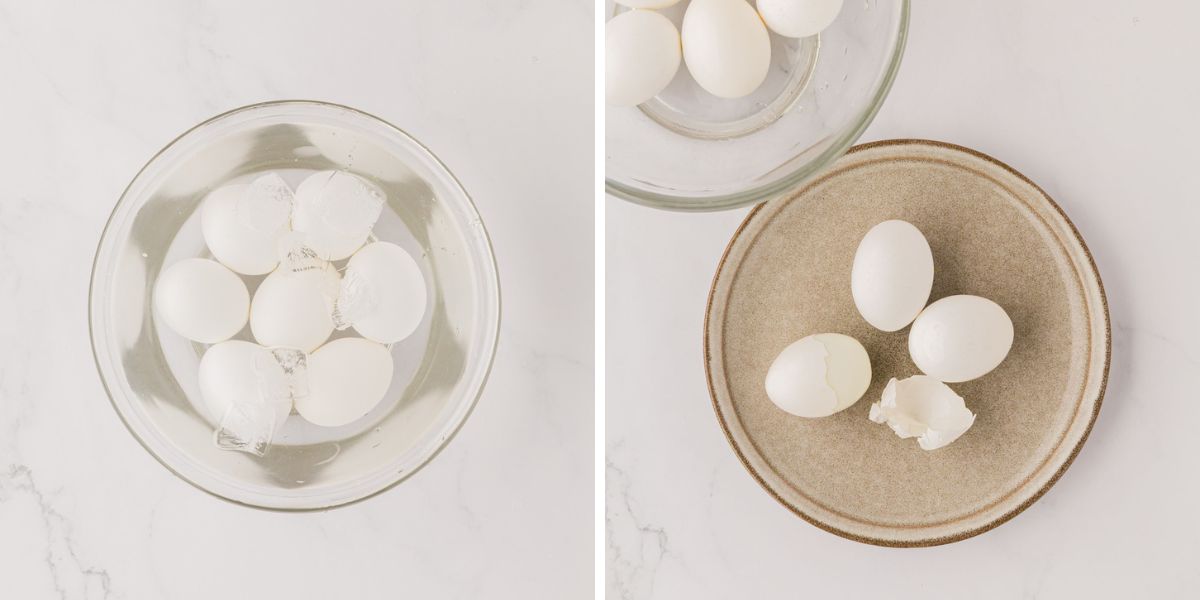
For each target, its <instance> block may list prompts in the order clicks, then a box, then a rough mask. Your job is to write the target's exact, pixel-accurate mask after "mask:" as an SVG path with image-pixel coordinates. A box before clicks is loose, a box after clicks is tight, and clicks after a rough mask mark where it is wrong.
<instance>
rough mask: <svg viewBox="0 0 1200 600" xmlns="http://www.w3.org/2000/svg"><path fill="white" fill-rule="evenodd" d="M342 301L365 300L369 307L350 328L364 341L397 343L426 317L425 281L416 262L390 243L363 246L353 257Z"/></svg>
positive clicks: (346, 275) (348, 269) (347, 273)
mask: <svg viewBox="0 0 1200 600" xmlns="http://www.w3.org/2000/svg"><path fill="white" fill-rule="evenodd" d="M343 284H344V285H343V300H344V299H345V297H347V296H351V295H353V294H361V295H364V296H366V298H365V299H363V303H364V304H366V305H367V306H366V307H365V308H364V309H363V310H362V311H361V312H360V313H359V314H357V315H355V314H350V315H349V316H350V317H351V319H350V320H351V324H353V325H354V329H355V331H357V332H358V333H360V334H362V336H363V337H365V338H367V339H371V340H375V341H376V342H380V343H383V344H391V343H394V342H398V341H400V340H402V339H404V338H406V337H408V336H409V335H411V334H412V332H413V331H415V330H416V329H417V325H419V324H420V323H421V319H422V317H424V316H425V303H426V300H425V293H426V292H425V278H424V276H423V275H422V274H421V267H419V266H418V265H417V261H415V260H413V257H412V256H410V255H409V253H408V252H405V250H404V249H403V248H401V247H400V246H397V245H396V244H391V243H388V242H375V243H372V244H367V245H366V246H363V248H362V250H359V251H358V252H356V253H355V254H354V256H352V257H350V262H349V263H348V264H347V265H346V274H345V277H344V278H343Z"/></svg>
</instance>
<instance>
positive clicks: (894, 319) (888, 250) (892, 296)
mask: <svg viewBox="0 0 1200 600" xmlns="http://www.w3.org/2000/svg"><path fill="white" fill-rule="evenodd" d="M932 289H933V253H932V252H930V250H929V242H927V241H926V240H925V236H924V235H922V234H921V231H920V230H919V229H917V228H916V227H914V226H913V225H912V224H911V223H909V222H907V221H884V222H882V223H880V224H878V225H876V226H874V227H872V228H871V229H870V231H867V235H865V236H863V239H862V241H861V242H859V244H858V251H856V252H855V253H854V267H853V268H852V270H851V271H850V292H851V294H852V295H853V296H854V305H855V306H856V307H858V312H859V313H861V314H862V316H863V319H866V321H867V322H868V323H870V324H871V325H872V326H874V327H875V328H876V329H881V330H883V331H899V330H900V329H903V328H904V327H905V326H906V325H908V324H909V323H911V322H912V320H913V319H915V318H916V317H917V315H918V314H920V312H921V309H922V308H924V307H925V303H926V302H927V301H929V292H930V290H932Z"/></svg>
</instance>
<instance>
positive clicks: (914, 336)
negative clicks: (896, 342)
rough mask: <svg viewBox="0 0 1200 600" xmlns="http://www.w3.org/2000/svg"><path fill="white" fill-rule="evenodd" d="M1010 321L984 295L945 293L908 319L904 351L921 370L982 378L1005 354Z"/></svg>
mask: <svg viewBox="0 0 1200 600" xmlns="http://www.w3.org/2000/svg"><path fill="white" fill-rule="evenodd" d="M1012 344H1013V324H1012V320H1011V319H1009V317H1008V313H1007V312H1005V311H1004V309H1003V308H1002V307H1001V306H1000V305H999V304H996V303H995V302H992V301H991V300H988V299H987V298H981V297H979V296H970V295H958V296H947V297H945V298H942V299H940V300H938V301H937V302H934V303H933V304H930V305H929V306H928V307H926V308H925V310H923V311H921V314H920V315H919V316H918V317H917V320H916V321H913V325H912V329H911V330H910V331H909V333H908V352H909V355H910V356H911V357H912V360H913V362H914V363H916V365H917V368H918V369H920V370H921V372H922V373H924V374H926V375H929V376H931V377H934V378H936V379H939V380H941V381H945V382H947V383H955V382H960V381H970V380H972V379H976V378H978V377H982V376H984V375H986V374H987V373H989V372H990V371H991V370H992V369H995V368H996V367H997V366H999V365H1000V363H1001V362H1003V361H1004V358H1005V357H1006V356H1008V352H1009V350H1010V349H1011V348H1012Z"/></svg>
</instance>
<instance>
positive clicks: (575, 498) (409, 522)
mask: <svg viewBox="0 0 1200 600" xmlns="http://www.w3.org/2000/svg"><path fill="white" fill-rule="evenodd" d="M333 7H334V4H331V3H294V2H281V1H278V2H239V3H218V2H203V1H202V2H196V1H167V2H133V1H129V0H122V1H115V2H82V3H81V2H66V1H63V0H53V1H47V2H41V1H39V2H20V1H16V0H12V1H10V0H0V80H2V81H3V88H4V91H3V93H0V140H3V143H2V144H0V165H2V167H0V172H2V174H3V179H2V180H3V185H0V308H2V309H3V314H4V318H3V319H0V340H3V342H4V343H3V345H0V582H2V585H3V591H2V592H0V596H3V597H5V598H14V599H15V598H20V599H22V600H25V599H40V598H71V599H76V598H85V599H89V600H92V599H101V598H107V599H115V598H127V599H140V598H155V599H176V598H180V599H183V598H206V599H207V598H356V599H357V598H362V599H366V598H383V597H388V598H394V597H401V596H403V597H409V598H533V597H542V598H582V597H587V596H589V595H590V594H591V590H592V589H593V588H592V585H593V584H592V574H593V572H594V567H593V556H594V548H593V539H592V538H593V523H594V519H593V514H594V513H593V500H594V490H593V481H594V478H593V474H592V472H591V469H590V466H591V465H592V464H593V461H592V449H593V442H592V440H593V434H592V431H593V429H592V422H593V419H592V415H593V405H592V403H591V401H590V398H591V396H592V390H593V381H594V375H593V367H592V356H593V343H592V331H593V326H592V318H591V316H592V305H593V291H592V290H593V288H592V284H593V275H592V265H593V244H592V240H593V231H594V230H593V224H592V218H591V215H592V214H593V207H592V204H591V202H590V199H591V198H592V197H593V190H594V187H593V156H594V154H593V124H592V121H591V119H590V118H589V116H590V115H591V114H592V109H593V98H594V92H593V77H592V69H591V68H590V65H591V64H592V59H593V39H592V36H591V35H590V33H591V32H592V31H593V23H594V20H593V10H592V7H591V5H590V3H589V2H587V1H586V0H577V1H573V2H563V1H562V0H527V1H524V2H520V3H498V2H491V1H489V0H473V1H463V2H360V3H355V8H354V9H353V10H349V9H347V10H346V11H345V12H341V13H339V12H337V11H335V10H333ZM581 65H582V67H581ZM281 98H308V99H322V100H329V101H333V102H338V103H343V104H348V105H351V106H355V107H357V108H361V109H363V110H366V111H368V112H371V113H373V114H376V115H379V116H381V117H383V118H385V119H387V120H389V121H391V122H393V123H396V124H397V125H399V126H401V127H403V128H405V129H407V130H408V131H409V132H410V133H411V134H413V135H414V136H415V137H416V138H417V139H419V140H421V141H422V142H424V143H425V144H427V145H428V146H429V147H430V148H431V149H432V150H433V151H434V152H435V153H436V154H438V156H439V157H440V158H441V159H442V160H443V161H445V162H446V163H447V164H448V165H449V166H450V168H451V170H453V171H454V173H455V174H456V175H457V176H458V177H459V178H460V179H461V180H462V182H463V185H464V186H465V187H466V188H467V190H468V191H469V192H470V193H471V194H472V196H473V197H474V198H475V201H476V203H477V204H478V207H479V211H480V213H481V214H482V216H483V219H484V222H485V223H486V225H487V226H488V228H489V230H490V233H491V235H492V239H493V242H494V244H495V251H496V255H497V261H498V263H499V268H500V273H501V279H502V289H503V293H504V317H503V325H502V332H501V340H500V350H499V353H498V355H497V358H496V363H495V368H494V369H493V374H492V377H491V379H490V381H489V383H488V386H487V388H486V390H485V392H484V395H483V397H482V399H481V400H480V402H479V404H478V407H477V409H476V410H475V412H474V414H473V415H472V416H471V418H470V419H469V420H468V421H467V423H466V425H465V426H464V427H463V429H462V430H461V432H460V433H459V435H458V436H457V437H456V438H455V439H454V440H453V441H452V442H451V443H450V444H449V446H447V448H446V450H445V451H444V452H443V453H441V454H440V455H439V456H438V457H437V458H436V459H435V460H434V461H433V462H432V463H430V464H429V465H428V466H427V467H426V468H424V469H423V470H422V471H421V472H420V473H418V474H416V475H415V476H414V477H412V478H411V479H409V480H407V481H406V482H405V483H403V484H401V485H400V486H399V487H397V488H395V489H393V490H390V491H388V492H387V493H384V494H382V495H380V496H377V497H375V498H372V499H370V500H368V501H366V502H363V503H360V504H356V505H353V506H349V507H345V508H341V509H336V510H331V511H326V512H317V513H306V514H279V513H271V512H265V511H259V510H252V509H247V508H242V507H239V506H235V505H232V504H229V503H226V502H224V501H221V500H218V499H216V498H214V497H212V496H209V495H207V494H204V493H202V492H200V491H198V490H196V489H195V488H193V487H191V486H190V485H188V484H186V483H184V482H183V481H181V480H180V479H178V478H176V477H175V476H173V475H171V474H170V473H169V472H168V471H167V470H166V469H164V468H162V467H161V466H160V465H159V464H158V463H157V462H156V461H155V460H154V459H153V458H152V457H151V456H150V455H149V454H147V453H146V452H145V451H144V450H143V449H142V448H141V447H140V446H139V445H138V443H137V442H136V441H135V440H134V438H133V437H132V436H131V435H130V434H129V433H128V432H127V431H126V430H125V428H124V427H123V426H122V425H121V422H120V420H119V419H118V418H117V415H116V413H115V412H114V411H113V409H112V407H111V406H110V405H109V402H108V400H107V398H106V397H105V393H104V390H103V388H102V387H101V384H100V380H99V377H98V376H97V374H96V369H95V366H94V363H93V361H92V356H91V349H90V346H89V344H88V329H87V289H88V278H89V275H90V269H91V263H92V256H93V254H94V252H95V249H96V244H97V242H98V240H99V236H100V231H101V228H102V227H103V225H104V222H105V220H106V219H107V217H108V214H109V212H110V211H111V210H112V207H113V204H114V202H115V201H116V199H117V197H118V196H120V194H121V191H122V190H123V189H124V186H125V185H126V184H127V183H128V182H129V180H130V179H131V178H132V176H133V174H134V173H135V172H136V171H137V170H138V169H139V168H140V167H141V166H142V165H143V164H144V163H145V162H146V160H147V159H149V158H150V156H151V155H152V154H153V153H154V152H156V151H157V150H158V149H159V148H160V147H162V146H163V145H164V144H166V143H167V142H169V141H170V140H171V139H172V138H174V137H175V136H176V135H177V134H179V133H180V132H182V131H183V130H184V129H186V128H188V127H191V126H192V125H194V124H196V123H198V122H199V121H201V120H203V119H206V118H208V117H210V116H213V115H215V114H217V113H219V112H222V111H225V110H228V109H231V108H235V107H237V106H241V105H244V104H249V103H253V102H257V101H263V100H271V99H281ZM530 165H536V166H535V167H533V168H531V166H530ZM530 173H534V174H535V175H534V176H531V175H530ZM547 248H553V249H554V251H553V252H547V251H546V249H547ZM549 300H552V301H549ZM551 563H552V564H553V567H552V568H550V567H547V566H546V565H547V564H551Z"/></svg>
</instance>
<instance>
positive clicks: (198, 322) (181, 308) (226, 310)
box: [154, 258, 250, 344]
mask: <svg viewBox="0 0 1200 600" xmlns="http://www.w3.org/2000/svg"><path fill="white" fill-rule="evenodd" d="M154 306H155V308H156V309H157V311H158V315H159V316H160V317H161V318H162V319H163V321H164V322H165V323H166V324H167V327H169V328H171V329H172V330H173V331H175V332H176V333H178V334H179V335H182V336H183V337H185V338H188V339H189V340H192V341H195V342H200V343H202V344H215V343H217V342H223V341H225V340H227V339H229V338H231V337H233V336H234V335H236V334H237V332H239V331H241V329H242V327H244V326H245V325H246V319H247V318H248V317H249V314H250V293H249V292H248V291H247V290H246V284H245V283H243V282H242V280H241V278H239V277H238V276H237V275H236V274H234V272H233V271H230V270H229V269H228V268H226V267H225V266H224V265H222V264H221V263H218V262H216V261H214V260H208V259H206V258H187V259H184V260H181V261H179V262H177V263H175V264H173V265H171V266H170V267H167V268H166V269H165V270H164V271H163V272H162V274H160V275H159V276H158V281H157V282H155V285H154Z"/></svg>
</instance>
